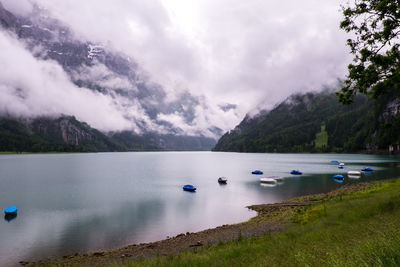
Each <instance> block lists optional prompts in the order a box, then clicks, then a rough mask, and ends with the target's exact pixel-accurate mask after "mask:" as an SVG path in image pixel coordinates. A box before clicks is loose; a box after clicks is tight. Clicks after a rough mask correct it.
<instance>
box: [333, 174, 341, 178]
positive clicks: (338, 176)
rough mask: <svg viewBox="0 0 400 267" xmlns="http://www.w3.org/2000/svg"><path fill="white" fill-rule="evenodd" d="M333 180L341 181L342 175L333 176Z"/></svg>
mask: <svg viewBox="0 0 400 267" xmlns="http://www.w3.org/2000/svg"><path fill="white" fill-rule="evenodd" d="M333 178H334V179H343V175H341V174H335V175H334V176H333Z"/></svg>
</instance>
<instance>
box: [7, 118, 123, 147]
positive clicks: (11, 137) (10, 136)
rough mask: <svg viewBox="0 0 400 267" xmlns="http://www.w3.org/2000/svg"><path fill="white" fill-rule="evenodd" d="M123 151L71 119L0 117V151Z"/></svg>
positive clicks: (83, 124)
mask: <svg viewBox="0 0 400 267" xmlns="http://www.w3.org/2000/svg"><path fill="white" fill-rule="evenodd" d="M124 150H126V148H125V147H124V146H122V145H121V144H118V143H117V142H115V141H113V140H112V139H111V138H109V137H107V136H106V135H104V134H103V133H101V132H99V131H97V130H96V129H93V128H91V127H90V126H89V125H87V124H85V123H81V122H79V121H77V120H76V119H75V118H74V117H67V116H63V117H60V118H56V119H51V118H36V119H24V118H21V119H13V118H9V117H2V118H0V151H10V152H88V151H91V152H100V151H124Z"/></svg>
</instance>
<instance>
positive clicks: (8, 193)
mask: <svg viewBox="0 0 400 267" xmlns="http://www.w3.org/2000/svg"><path fill="white" fill-rule="evenodd" d="M331 160H339V161H343V162H345V163H346V166H345V168H344V169H343V170H339V169H338V168H337V165H332V164H330V161H331ZM364 166H370V167H373V168H374V170H375V171H374V172H373V173H372V174H370V175H365V174H363V175H362V176H361V178H360V179H350V178H348V177H347V176H346V175H345V180H344V182H343V183H337V182H335V181H334V180H333V179H332V175H333V174H337V173H346V172H347V171H348V170H360V169H361V168H362V167H364ZM254 169H261V170H263V171H264V176H270V175H279V176H283V177H287V178H285V179H284V181H283V183H280V184H278V185H276V186H274V187H271V186H263V185H261V184H260V183H259V182H258V180H259V178H260V177H262V176H256V175H252V174H251V173H250V172H251V171H252V170H254ZM292 169H300V170H301V171H303V173H304V174H303V175H302V176H291V175H290V174H288V173H289V171H290V170H292ZM219 176H226V177H227V178H228V184H227V185H219V184H218V183H217V179H218V177H219ZM393 177H400V158H398V157H390V156H374V155H348V154H346V155H335V154H240V153H215V152H214V153H213V152H154V153H153V152H140V153H98V154H55V155H49V154H45V155H42V154H35V155H0V208H1V209H2V210H3V209H4V208H5V207H6V206H8V205H11V204H14V205H17V206H18V207H19V212H18V216H17V217H16V218H15V219H13V220H11V221H7V220H5V219H2V220H1V221H0V240H1V242H0V265H8V264H15V263H18V261H20V260H34V259H43V258H49V257H59V256H62V255H68V254H73V253H75V252H88V251H93V250H99V249H108V248H116V247H121V246H124V245H127V244H131V243H141V242H148V241H155V240H159V239H164V238H166V236H174V235H176V234H179V233H182V232H188V231H189V232H193V231H199V230H202V229H206V228H210V227H214V226H217V225H222V224H227V223H236V222H241V221H244V220H247V219H249V218H250V217H252V216H254V215H255V213H254V212H252V211H249V210H248V209H246V208H245V207H246V205H251V204H260V203H273V202H277V201H282V200H286V199H290V198H292V197H295V196H299V195H304V194H311V193H319V192H326V191H329V190H332V189H334V188H337V187H340V186H343V184H346V183H351V182H354V181H356V180H358V181H359V180H370V179H386V178H393ZM184 184H193V185H195V186H196V187H197V188H198V189H197V192H196V193H188V192H184V191H183V190H182V186H183V185H184Z"/></svg>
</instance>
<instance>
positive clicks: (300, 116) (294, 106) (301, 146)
mask: <svg viewBox="0 0 400 267" xmlns="http://www.w3.org/2000/svg"><path fill="white" fill-rule="evenodd" d="M393 101H394V102H396V103H397V104H396V105H399V103H400V91H399V92H389V93H388V94H386V95H383V96H381V97H380V98H379V99H377V100H371V99H368V98H367V97H365V96H363V95H358V96H356V98H355V101H354V103H353V104H352V105H345V106H344V105H341V104H340V103H338V101H337V98H336V96H335V94H334V93H328V92H322V93H314V94H311V93H308V94H303V95H296V96H293V97H291V98H289V99H288V100H286V101H284V102H282V103H281V104H279V105H278V106H276V107H275V108H274V109H272V110H271V111H268V112H262V113H260V114H259V115H257V116H255V117H253V118H250V117H246V118H245V119H244V120H243V121H242V122H241V123H240V124H239V125H238V126H237V127H236V128H235V129H234V130H232V131H230V132H227V133H226V134H225V135H223V136H222V137H221V138H220V140H219V141H218V143H217V145H216V146H215V147H214V149H213V150H214V151H236V152H284V153H286V152H289V153H293V152H365V151H370V152H380V151H388V146H389V145H391V144H400V135H399V132H400V114H396V112H393V111H389V110H388V106H389V105H390V104H391V103H392V102H393ZM397 108H399V106H397ZM323 125H325V131H323V130H322V128H323ZM321 127H322V128H321ZM325 134H327V136H326V135H325ZM326 138H327V145H325V144H326ZM324 145H325V146H324Z"/></svg>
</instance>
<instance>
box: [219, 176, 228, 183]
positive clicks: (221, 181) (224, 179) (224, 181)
mask: <svg viewBox="0 0 400 267" xmlns="http://www.w3.org/2000/svg"><path fill="white" fill-rule="evenodd" d="M226 182H228V179H226V177H219V178H218V183H220V184H226Z"/></svg>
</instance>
